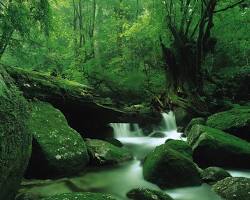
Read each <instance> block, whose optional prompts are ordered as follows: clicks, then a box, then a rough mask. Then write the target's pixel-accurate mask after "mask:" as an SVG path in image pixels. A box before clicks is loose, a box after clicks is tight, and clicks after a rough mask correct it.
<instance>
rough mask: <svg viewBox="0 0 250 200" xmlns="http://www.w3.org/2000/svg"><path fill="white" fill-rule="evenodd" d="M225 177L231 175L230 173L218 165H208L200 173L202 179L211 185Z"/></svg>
mask: <svg viewBox="0 0 250 200" xmlns="http://www.w3.org/2000/svg"><path fill="white" fill-rule="evenodd" d="M227 177H231V174H230V173H229V172H227V171H226V170H224V169H222V168H220V167H208V168H206V169H204V170H203V171H202V173H201V178H202V180H203V181H204V182H205V183H207V184H209V185H213V184H215V183H216V182H218V181H220V180H223V179H224V178H227Z"/></svg>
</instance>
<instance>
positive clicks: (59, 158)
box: [28, 102, 89, 178]
mask: <svg viewBox="0 0 250 200" xmlns="http://www.w3.org/2000/svg"><path fill="white" fill-rule="evenodd" d="M29 127H30V129H31V131H32V134H33V137H34V142H33V153H32V159H31V162H30V166H29V170H28V175H29V176H31V177H32V176H35V177H36V176H45V177H47V176H49V177H50V176H58V175H59V176H61V175H69V174H73V173H76V172H79V171H81V170H82V169H83V168H84V166H85V165H86V164H87V163H88V160H89V157H88V154H87V149H86V146H85V142H84V140H83V139H82V137H81V136H80V134H79V133H77V132H76V131H75V130H73V129H72V128H70V127H69V125H68V124H67V121H66V119H65V117H64V115H63V114H62V113H61V112H60V111H59V110H57V109H55V108H54V107H53V106H51V105H50V104H48V103H44V102H33V103H32V113H31V119H30V121H29ZM41 162H43V165H44V167H43V169H40V170H38V169H39V167H38V166H37V165H40V164H41ZM37 170H38V171H37ZM40 178H41V177H40Z"/></svg>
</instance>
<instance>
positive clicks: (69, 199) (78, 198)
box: [42, 192, 115, 200]
mask: <svg viewBox="0 0 250 200" xmlns="http://www.w3.org/2000/svg"><path fill="white" fill-rule="evenodd" d="M42 200H115V198H114V197H112V196H111V195H108V194H101V193H90V192H82V193H67V194H59V195H55V196H52V197H48V198H44V199H42Z"/></svg>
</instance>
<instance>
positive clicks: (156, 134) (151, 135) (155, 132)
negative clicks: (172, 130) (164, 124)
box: [149, 131, 166, 138]
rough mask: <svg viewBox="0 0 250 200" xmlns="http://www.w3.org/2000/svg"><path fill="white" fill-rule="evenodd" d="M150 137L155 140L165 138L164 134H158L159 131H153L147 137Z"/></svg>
mask: <svg viewBox="0 0 250 200" xmlns="http://www.w3.org/2000/svg"><path fill="white" fill-rule="evenodd" d="M149 136H150V137H155V138H165V137H166V134H165V133H164V132H160V131H154V132H153V133H151V134H150V135H149Z"/></svg>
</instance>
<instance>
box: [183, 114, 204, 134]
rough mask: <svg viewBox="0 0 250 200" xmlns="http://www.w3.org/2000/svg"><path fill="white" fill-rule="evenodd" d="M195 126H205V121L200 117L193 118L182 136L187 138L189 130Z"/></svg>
mask: <svg viewBox="0 0 250 200" xmlns="http://www.w3.org/2000/svg"><path fill="white" fill-rule="evenodd" d="M195 124H202V125H205V124H206V120H205V119H204V118H202V117H198V118H193V119H192V120H191V121H190V122H189V123H188V125H187V127H186V128H185V130H184V134H185V135H186V136H188V133H189V131H190V130H191V128H192V126H193V125H195Z"/></svg>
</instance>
